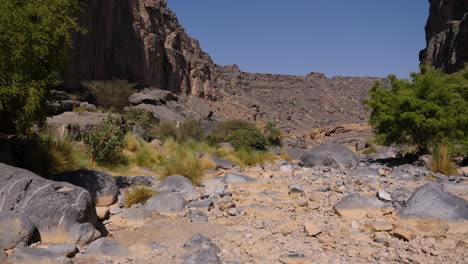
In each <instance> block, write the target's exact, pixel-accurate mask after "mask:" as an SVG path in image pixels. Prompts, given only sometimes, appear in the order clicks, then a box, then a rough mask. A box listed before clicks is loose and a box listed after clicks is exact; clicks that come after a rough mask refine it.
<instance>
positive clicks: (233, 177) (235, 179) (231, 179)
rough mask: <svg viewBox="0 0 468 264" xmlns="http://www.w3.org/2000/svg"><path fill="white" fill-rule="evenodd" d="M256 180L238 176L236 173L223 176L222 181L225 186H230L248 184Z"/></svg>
mask: <svg viewBox="0 0 468 264" xmlns="http://www.w3.org/2000/svg"><path fill="white" fill-rule="evenodd" d="M256 180H257V179H255V178H252V177H250V176H247V175H242V174H238V173H228V174H226V175H224V179H223V181H224V182H225V183H227V184H230V183H234V184H238V183H248V182H254V181H256Z"/></svg>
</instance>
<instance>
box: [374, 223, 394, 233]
mask: <svg viewBox="0 0 468 264" xmlns="http://www.w3.org/2000/svg"><path fill="white" fill-rule="evenodd" d="M371 227H372V230H374V231H377V232H379V231H390V230H392V229H393V225H392V224H390V223H389V222H385V221H376V222H372V223H371Z"/></svg>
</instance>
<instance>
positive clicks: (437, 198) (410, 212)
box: [399, 183, 468, 220]
mask: <svg viewBox="0 0 468 264" xmlns="http://www.w3.org/2000/svg"><path fill="white" fill-rule="evenodd" d="M399 215H400V216H401V217H405V218H426V219H440V220H468V201H466V200H465V199H463V198H461V197H459V196H456V195H454V194H451V193H449V192H448V191H447V190H446V189H445V188H444V186H443V185H442V184H440V183H428V184H425V185H423V186H421V187H419V188H418V189H417V190H416V191H415V192H414V193H413V195H412V196H411V198H410V199H409V200H408V201H407V203H406V205H405V206H404V207H403V208H402V209H401V210H400V212H399Z"/></svg>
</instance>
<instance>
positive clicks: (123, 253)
mask: <svg viewBox="0 0 468 264" xmlns="http://www.w3.org/2000/svg"><path fill="white" fill-rule="evenodd" d="M131 254H132V253H131V251H130V250H129V249H128V248H127V247H125V246H124V245H122V244H120V243H119V242H117V241H115V240H112V239H109V238H105V237H102V238H99V239H98V240H96V241H94V242H93V243H91V244H90V245H89V247H88V249H87V250H86V252H85V253H84V255H85V256H94V257H111V258H119V257H120V258H125V257H128V256H131Z"/></svg>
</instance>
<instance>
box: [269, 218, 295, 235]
mask: <svg viewBox="0 0 468 264" xmlns="http://www.w3.org/2000/svg"><path fill="white" fill-rule="evenodd" d="M297 229H298V224H297V223H296V222H293V221H292V222H287V223H284V224H281V225H277V226H276V227H275V228H274V229H273V230H272V233H273V234H275V233H281V234H283V235H284V236H287V235H289V234H291V233H292V232H294V231H296V230H297Z"/></svg>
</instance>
